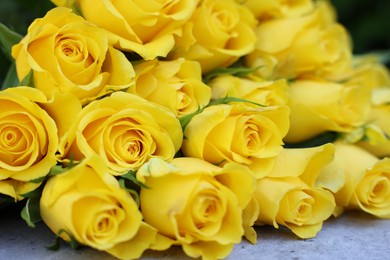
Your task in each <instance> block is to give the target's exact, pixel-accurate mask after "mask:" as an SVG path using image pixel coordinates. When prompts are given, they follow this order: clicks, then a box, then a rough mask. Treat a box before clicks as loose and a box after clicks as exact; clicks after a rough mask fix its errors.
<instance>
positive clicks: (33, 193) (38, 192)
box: [20, 184, 45, 198]
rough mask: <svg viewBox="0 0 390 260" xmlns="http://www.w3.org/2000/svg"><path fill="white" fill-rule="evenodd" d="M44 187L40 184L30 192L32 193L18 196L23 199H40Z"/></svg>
mask: <svg viewBox="0 0 390 260" xmlns="http://www.w3.org/2000/svg"><path fill="white" fill-rule="evenodd" d="M44 186H45V185H42V184H41V185H40V186H39V187H38V188H36V189H35V190H32V191H30V192H27V193H24V194H21V195H20V196H22V197H23V198H40V197H41V194H42V191H43V187H44Z"/></svg>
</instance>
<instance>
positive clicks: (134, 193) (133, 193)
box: [118, 179, 140, 206]
mask: <svg viewBox="0 0 390 260" xmlns="http://www.w3.org/2000/svg"><path fill="white" fill-rule="evenodd" d="M118 182H119V186H120V187H121V188H122V189H124V190H126V191H127V192H129V193H130V195H131V197H133V199H134V200H135V202H136V203H137V205H138V206H139V205H140V199H139V194H138V192H137V191H135V190H133V189H131V188H128V187H127V186H126V180H125V179H119V180H118Z"/></svg>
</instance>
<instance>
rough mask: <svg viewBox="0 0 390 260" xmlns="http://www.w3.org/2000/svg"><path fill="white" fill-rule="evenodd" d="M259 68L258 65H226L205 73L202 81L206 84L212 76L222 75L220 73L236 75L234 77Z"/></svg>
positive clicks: (245, 74) (243, 75)
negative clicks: (253, 66) (252, 66)
mask: <svg viewBox="0 0 390 260" xmlns="http://www.w3.org/2000/svg"><path fill="white" fill-rule="evenodd" d="M259 68H260V67H256V68H248V67H242V66H238V67H235V66H233V67H228V68H218V69H215V70H213V71H211V72H209V73H207V74H206V75H205V76H204V77H203V82H204V83H206V84H207V83H209V82H210V80H212V79H213V78H215V77H218V76H222V75H232V76H236V77H245V76H247V75H248V74H250V73H252V72H254V71H256V70H258V69H259Z"/></svg>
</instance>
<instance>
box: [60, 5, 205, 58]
mask: <svg viewBox="0 0 390 260" xmlns="http://www.w3.org/2000/svg"><path fill="white" fill-rule="evenodd" d="M52 2H53V3H55V4H57V5H62V6H63V5H67V3H64V1H63V0H52ZM73 2H74V3H75V6H76V7H77V8H78V9H79V10H80V12H81V14H82V15H83V16H84V17H85V19H86V20H88V21H90V22H92V23H94V24H96V25H98V26H99V27H102V28H104V29H105V30H107V31H108V32H109V37H110V41H111V42H112V43H113V44H114V46H115V47H117V48H119V49H121V50H125V51H132V52H136V53H137V54H139V55H141V56H142V57H143V58H144V59H146V60H151V59H154V58H157V57H158V56H163V57H165V56H166V55H167V54H168V52H169V51H170V50H171V49H172V48H173V46H174V43H175V41H174V35H180V34H181V33H182V26H183V25H184V24H185V23H186V21H187V20H188V19H189V18H190V16H191V15H192V13H193V12H194V10H195V8H196V5H197V4H198V2H199V0H181V1H172V0H164V1H157V0H150V1H134V0H132V1H128V0H119V1H109V2H108V1H105V0H73ZM68 6H69V4H68Z"/></svg>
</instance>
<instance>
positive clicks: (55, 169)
mask: <svg viewBox="0 0 390 260" xmlns="http://www.w3.org/2000/svg"><path fill="white" fill-rule="evenodd" d="M68 170H69V168H63V167H62V165H54V166H53V167H51V168H50V172H49V176H55V175H58V174H61V173H64V172H66V171H68Z"/></svg>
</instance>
